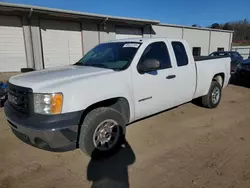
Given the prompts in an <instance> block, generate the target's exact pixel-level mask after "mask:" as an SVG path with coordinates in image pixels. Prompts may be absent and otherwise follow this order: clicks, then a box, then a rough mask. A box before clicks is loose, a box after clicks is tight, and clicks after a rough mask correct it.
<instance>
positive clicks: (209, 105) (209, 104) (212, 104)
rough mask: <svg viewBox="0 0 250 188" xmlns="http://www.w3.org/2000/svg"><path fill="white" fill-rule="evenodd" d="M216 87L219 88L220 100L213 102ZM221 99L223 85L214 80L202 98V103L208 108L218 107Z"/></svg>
mask: <svg viewBox="0 0 250 188" xmlns="http://www.w3.org/2000/svg"><path fill="white" fill-rule="evenodd" d="M215 88H217V89H218V90H219V99H218V101H216V102H213V100H212V98H213V96H212V93H213V91H214V89H215ZM220 100H221V85H220V84H219V83H218V82H217V81H212V83H211V86H210V89H209V92H208V94H207V95H205V96H203V97H202V98H201V101H202V104H203V106H205V107H206V108H216V107H217V106H218V105H219V103H220Z"/></svg>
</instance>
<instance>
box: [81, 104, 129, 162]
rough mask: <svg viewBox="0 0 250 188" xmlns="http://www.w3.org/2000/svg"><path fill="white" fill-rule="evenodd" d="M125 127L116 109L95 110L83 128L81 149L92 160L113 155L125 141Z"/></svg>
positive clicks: (85, 121) (86, 119)
mask: <svg viewBox="0 0 250 188" xmlns="http://www.w3.org/2000/svg"><path fill="white" fill-rule="evenodd" d="M125 127H126V125H125V120H124V118H123V116H122V115H121V114H120V113H119V112H118V111H116V110H115V109H113V108H107V107H101V108H97V109H94V110H92V111H91V112H89V113H88V114H87V116H86V117H85V119H84V121H83V124H82V126H81V131H80V137H79V147H80V149H81V150H82V151H83V152H84V153H85V154H87V155H88V156H91V157H92V158H97V157H98V158H99V157H106V156H109V155H112V154H113V153H114V152H116V151H117V150H118V149H119V148H120V146H121V144H123V142H124V140H125V139H124V138H125Z"/></svg>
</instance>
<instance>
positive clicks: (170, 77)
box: [166, 75, 176, 79]
mask: <svg viewBox="0 0 250 188" xmlns="http://www.w3.org/2000/svg"><path fill="white" fill-rule="evenodd" d="M175 77H176V75H168V76H167V77H166V79H173V78H175Z"/></svg>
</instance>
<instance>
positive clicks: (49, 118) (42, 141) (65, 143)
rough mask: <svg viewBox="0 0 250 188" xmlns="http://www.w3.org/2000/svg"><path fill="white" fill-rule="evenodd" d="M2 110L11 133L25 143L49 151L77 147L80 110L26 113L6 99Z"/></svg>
mask: <svg viewBox="0 0 250 188" xmlns="http://www.w3.org/2000/svg"><path fill="white" fill-rule="evenodd" d="M4 111H5V114H6V117H7V121H8V122H9V124H10V127H11V129H12V131H13V133H14V134H15V135H16V136H17V137H18V138H19V139H21V140H22V141H24V142H25V143H28V144H30V145H33V146H35V147H38V148H41V149H45V150H49V151H67V150H72V149H75V148H76V147H77V139H78V131H79V130H78V129H79V126H78V125H79V122H80V118H81V112H80V111H79V112H72V113H66V114H60V115H39V114H30V115H26V114H23V113H22V112H19V111H18V110H16V109H15V108H14V107H13V106H12V105H11V104H10V103H9V102H8V101H7V102H6V103H5V107H4Z"/></svg>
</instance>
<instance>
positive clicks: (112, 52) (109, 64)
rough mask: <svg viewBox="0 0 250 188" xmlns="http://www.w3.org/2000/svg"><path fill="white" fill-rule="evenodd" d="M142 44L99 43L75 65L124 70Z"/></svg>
mask: <svg viewBox="0 0 250 188" xmlns="http://www.w3.org/2000/svg"><path fill="white" fill-rule="evenodd" d="M140 45H141V43H137V42H114V43H103V44H99V45H98V46H96V47H95V48H93V49H92V50H90V51H89V52H88V53H87V54H86V55H85V56H84V57H83V58H82V59H81V60H80V61H78V62H77V63H76V64H75V65H82V66H93V67H102V68H108V69H114V70H124V69H126V68H127V67H128V66H129V65H130V63H131V61H132V60H133V58H134V56H135V54H136V52H137V50H138V49H139V47H140Z"/></svg>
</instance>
